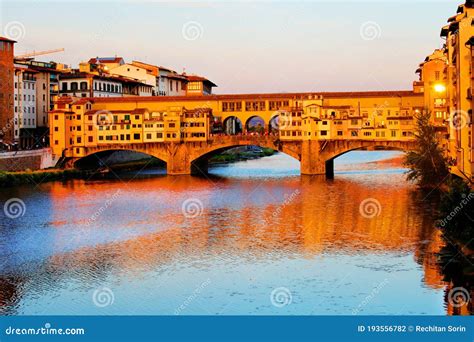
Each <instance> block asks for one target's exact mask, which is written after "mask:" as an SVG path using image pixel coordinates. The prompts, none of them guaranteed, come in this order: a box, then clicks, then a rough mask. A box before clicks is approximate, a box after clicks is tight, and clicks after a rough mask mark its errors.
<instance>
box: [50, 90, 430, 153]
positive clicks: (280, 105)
mask: <svg viewBox="0 0 474 342" xmlns="http://www.w3.org/2000/svg"><path fill="white" fill-rule="evenodd" d="M423 105H424V97H423V94H422V93H416V92H414V91H388V92H351V93H296V94H295V93H287V94H239V95H208V96H205V97H204V96H202V95H197V96H179V97H178V96H175V97H161V96H156V97H131V98H127V97H123V98H118V97H115V98H112V97H109V98H106V97H102V98H90V99H89V98H84V99H81V100H79V101H76V102H74V101H73V100H72V99H71V98H69V97H64V98H61V99H60V101H59V102H58V103H57V104H56V107H55V109H54V110H53V111H52V112H51V113H50V122H51V130H50V132H51V133H50V134H51V138H50V139H51V146H52V148H53V154H55V155H58V156H63V157H74V158H78V157H83V156H85V153H86V150H85V149H86V148H87V149H88V150H89V151H90V150H91V149H94V148H99V147H100V148H104V147H106V148H108V149H114V148H120V149H127V148H130V149H133V148H134V146H137V145H136V144H142V143H182V142H193V143H199V142H203V141H207V140H209V138H210V136H211V135H212V134H215V133H217V132H215V131H214V123H215V122H216V121H218V122H220V123H221V124H222V126H223V129H224V132H230V131H231V128H230V126H231V125H234V126H235V123H236V122H238V123H239V125H240V127H242V132H232V133H237V134H254V133H250V132H251V131H252V130H251V129H250V123H251V122H252V120H253V119H254V118H260V119H261V122H263V123H264V125H263V131H262V132H261V134H278V135H279V139H280V140H282V141H285V140H286V141H289V140H297V141H302V140H328V139H341V140H342V139H344V140H350V139H354V140H386V141H391V140H396V141H404V140H406V141H408V140H412V139H413V132H414V117H415V115H416V113H417V112H420V111H421V110H422V109H423ZM274 126H275V127H276V128H277V131H275V127H274ZM272 127H274V128H272Z"/></svg>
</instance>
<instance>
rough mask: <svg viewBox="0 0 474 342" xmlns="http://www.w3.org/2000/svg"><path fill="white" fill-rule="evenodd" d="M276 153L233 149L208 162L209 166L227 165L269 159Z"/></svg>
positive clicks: (267, 150) (262, 150)
mask: <svg viewBox="0 0 474 342" xmlns="http://www.w3.org/2000/svg"><path fill="white" fill-rule="evenodd" d="M275 153H276V151H275V150H272V149H271V148H256V149H250V150H249V149H247V148H246V147H237V148H233V149H231V150H229V151H226V152H224V153H221V154H218V155H216V156H214V157H212V158H211V159H210V160H209V164H211V165H212V164H228V163H236V162H239V161H245V160H252V159H258V158H263V157H269V156H272V155H274V154H275Z"/></svg>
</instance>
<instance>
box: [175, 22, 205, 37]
mask: <svg viewBox="0 0 474 342" xmlns="http://www.w3.org/2000/svg"><path fill="white" fill-rule="evenodd" d="M181 34H182V35H183V38H184V39H186V40H190V41H192V40H197V39H199V38H201V37H202V35H203V34H204V28H203V27H202V25H201V23H199V22H197V21H188V22H187V23H185V24H184V25H183V27H182V29H181Z"/></svg>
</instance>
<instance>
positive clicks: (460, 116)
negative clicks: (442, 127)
mask: <svg viewBox="0 0 474 342" xmlns="http://www.w3.org/2000/svg"><path fill="white" fill-rule="evenodd" d="M469 124H470V119H469V114H468V113H467V112H465V111H463V110H455V111H452V112H451V114H450V120H449V126H450V127H451V128H452V129H455V130H458V131H459V130H461V129H463V128H465V127H467V126H468V125H469Z"/></svg>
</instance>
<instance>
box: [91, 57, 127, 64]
mask: <svg viewBox="0 0 474 342" xmlns="http://www.w3.org/2000/svg"><path fill="white" fill-rule="evenodd" d="M120 62H123V58H122V57H96V58H91V59H89V61H88V62H87V63H89V64H107V63H120Z"/></svg>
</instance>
